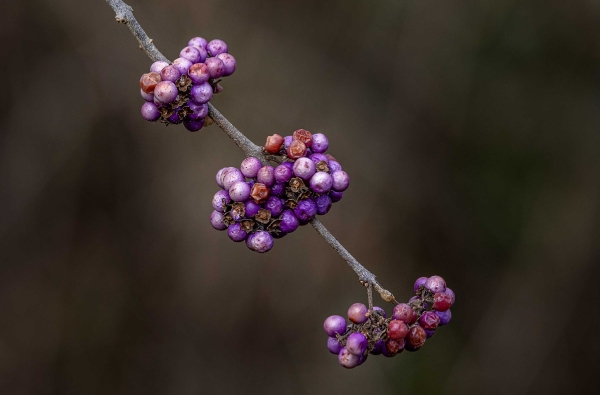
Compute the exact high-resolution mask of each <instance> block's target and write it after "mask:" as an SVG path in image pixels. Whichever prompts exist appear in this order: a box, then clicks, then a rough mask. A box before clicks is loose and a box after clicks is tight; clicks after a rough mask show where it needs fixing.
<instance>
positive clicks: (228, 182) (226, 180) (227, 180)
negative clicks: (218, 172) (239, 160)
mask: <svg viewBox="0 0 600 395" xmlns="http://www.w3.org/2000/svg"><path fill="white" fill-rule="evenodd" d="M238 181H246V179H245V178H244V175H243V174H242V172H241V171H239V170H238V169H236V168H234V170H230V171H228V172H227V173H226V174H223V188H224V189H227V190H229V189H230V188H231V186H232V185H233V184H235V183H236V182H238Z"/></svg>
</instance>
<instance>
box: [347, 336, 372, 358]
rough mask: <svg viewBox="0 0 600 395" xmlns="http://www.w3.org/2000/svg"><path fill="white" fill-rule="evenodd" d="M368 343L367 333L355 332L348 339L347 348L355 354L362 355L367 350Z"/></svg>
mask: <svg viewBox="0 0 600 395" xmlns="http://www.w3.org/2000/svg"><path fill="white" fill-rule="evenodd" d="M368 344H369V342H368V340H367V338H366V337H365V335H363V334H362V333H358V332H355V333H353V334H351V335H350V336H348V339H346V350H348V351H349V352H350V353H352V354H354V355H362V354H364V352H365V351H366V350H367V346H368Z"/></svg>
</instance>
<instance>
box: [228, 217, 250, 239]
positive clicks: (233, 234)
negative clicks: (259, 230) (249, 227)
mask: <svg viewBox="0 0 600 395" xmlns="http://www.w3.org/2000/svg"><path fill="white" fill-rule="evenodd" d="M227 235H228V236H229V238H230V239H231V240H233V241H235V242H236V243H238V242H240V241H244V240H246V237H247V236H248V233H246V231H245V230H244V229H242V225H240V223H239V222H236V223H235V224H231V225H230V226H229V228H227Z"/></svg>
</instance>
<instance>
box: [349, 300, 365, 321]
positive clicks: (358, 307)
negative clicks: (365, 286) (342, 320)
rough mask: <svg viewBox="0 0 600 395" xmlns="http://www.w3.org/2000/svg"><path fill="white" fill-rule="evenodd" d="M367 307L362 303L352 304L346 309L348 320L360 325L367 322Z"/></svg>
mask: <svg viewBox="0 0 600 395" xmlns="http://www.w3.org/2000/svg"><path fill="white" fill-rule="evenodd" d="M367 311H368V310H367V306H365V305H364V304H362V303H354V304H353V305H352V306H350V308H349V309H348V319H350V321H352V322H354V323H355V324H362V323H363V322H365V321H366V320H367Z"/></svg>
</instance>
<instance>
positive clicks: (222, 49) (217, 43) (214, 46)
mask: <svg viewBox="0 0 600 395" xmlns="http://www.w3.org/2000/svg"><path fill="white" fill-rule="evenodd" d="M206 50H207V51H208V52H209V53H210V55H211V56H217V55H219V54H222V53H226V52H227V50H228V48H227V44H226V43H225V41H223V40H218V39H216V40H212V41H211V42H209V43H208V44H207V45H206Z"/></svg>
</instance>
